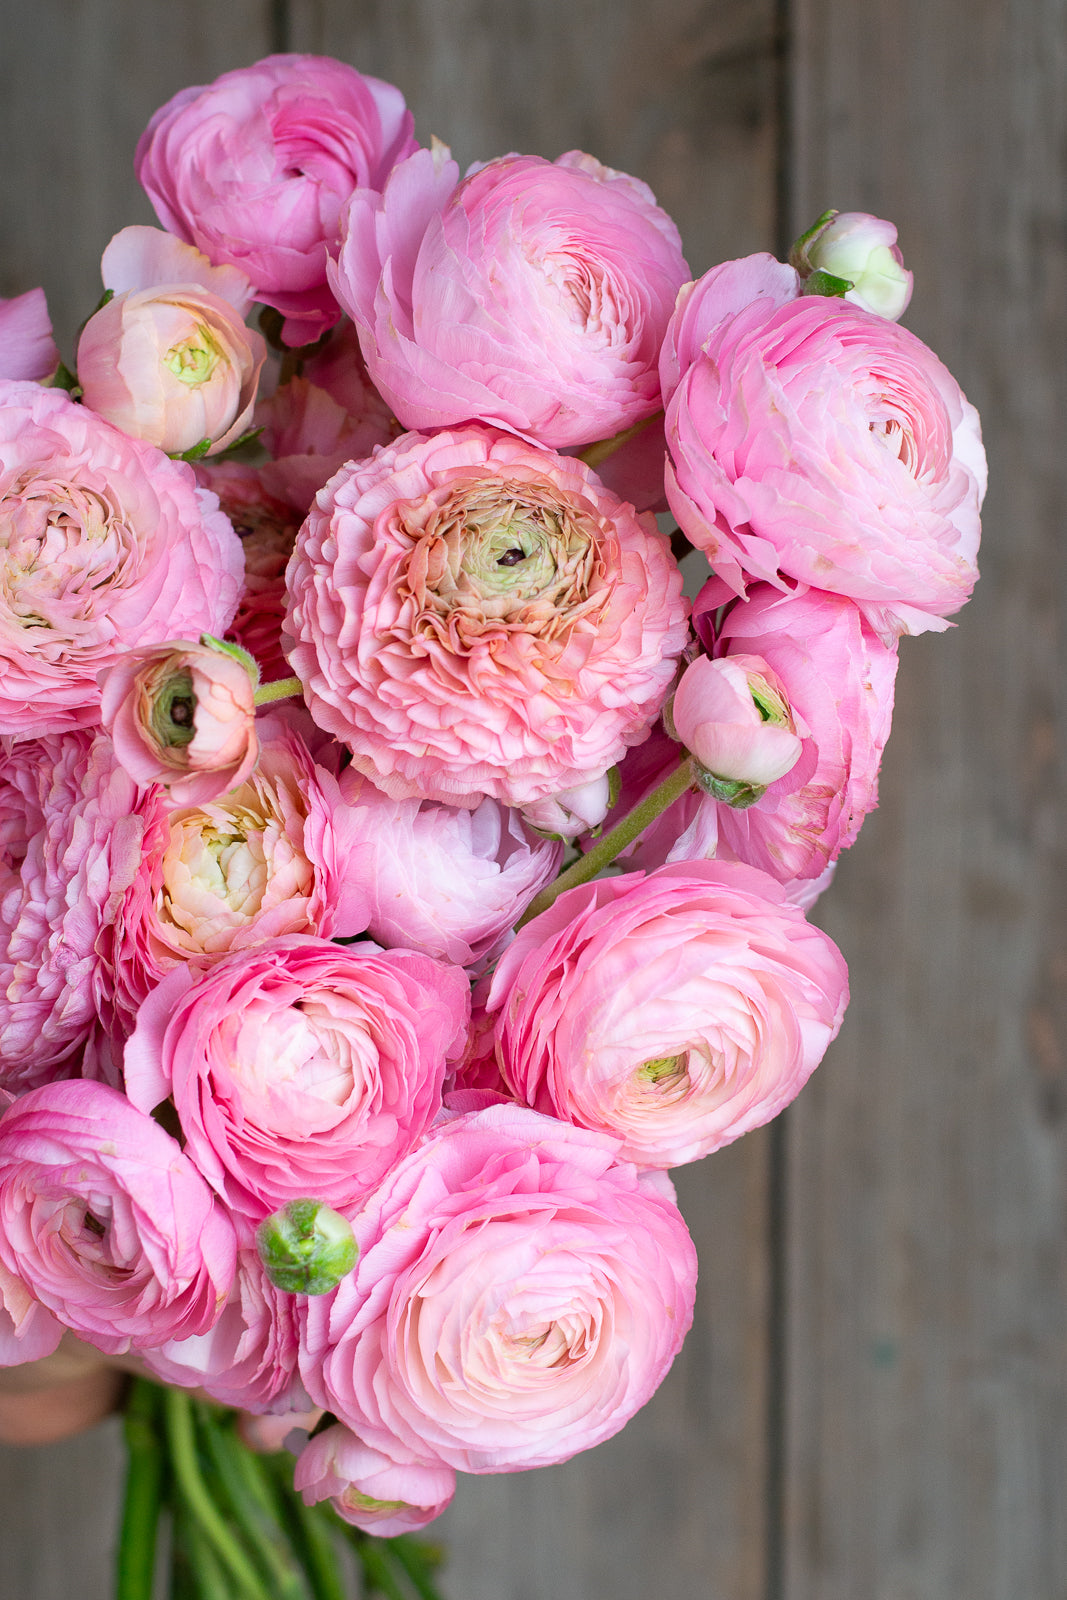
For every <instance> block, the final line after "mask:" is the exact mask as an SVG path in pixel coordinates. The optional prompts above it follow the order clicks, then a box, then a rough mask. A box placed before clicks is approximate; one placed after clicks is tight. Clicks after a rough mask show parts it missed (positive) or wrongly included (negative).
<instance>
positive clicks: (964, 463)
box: [664, 269, 986, 640]
mask: <svg viewBox="0 0 1067 1600" xmlns="http://www.w3.org/2000/svg"><path fill="white" fill-rule="evenodd" d="M786 270H788V271H791V270H792V269H786ZM699 289H700V286H699V285H698V286H697V292H695V293H694V294H693V295H691V296H690V297H689V299H688V300H686V301H684V302H683V303H681V304H680V306H679V311H678V313H677V315H678V320H679V325H680V329H681V331H679V328H676V329H675V330H673V331H672V333H671V335H669V336H668V339H667V341H666V343H665V354H664V371H665V377H664V387H665V389H666V388H668V387H670V384H669V382H668V378H667V376H666V373H667V370H668V369H670V370H671V372H673V371H674V369H675V367H677V368H678V370H679V372H680V377H679V381H678V383H677V387H676V388H674V392H673V397H672V398H671V400H670V403H669V406H668V409H667V444H668V448H669V450H670V454H671V463H672V464H671V465H670V466H669V467H668V472H667V494H668V499H669V501H670V505H671V509H672V510H673V512H674V514H675V515H676V516H677V518H678V520H679V523H680V524H681V526H682V528H683V530H684V531H685V533H686V534H687V535H688V537H689V538H690V539H691V540H692V542H693V543H694V544H695V545H697V546H698V547H699V548H700V549H702V550H704V551H705V553H706V554H707V556H708V559H709V560H710V561H711V563H712V565H713V566H714V568H715V571H716V574H717V575H718V576H719V577H720V578H722V579H723V580H724V581H725V582H726V583H727V584H728V585H729V587H730V589H731V590H732V591H733V592H734V593H735V594H743V593H744V592H745V590H746V586H747V584H748V583H749V582H751V581H752V580H754V579H762V580H764V581H766V582H769V583H774V584H776V585H777V586H778V587H779V588H781V589H783V590H784V589H785V588H787V587H788V586H789V583H788V580H795V581H799V582H800V583H803V584H808V585H810V586H811V587H812V588H818V589H824V590H829V591H830V592H832V593H835V594H843V595H846V596H848V597H849V598H850V599H852V600H854V601H855V602H856V604H857V605H859V606H860V607H861V608H862V609H863V611H864V613H865V614H866V616H867V618H868V621H869V622H870V624H871V626H872V627H874V628H875V629H876V630H877V632H878V633H879V634H880V635H881V636H882V637H883V638H885V639H886V640H891V639H893V638H894V637H897V636H898V635H899V634H901V633H921V632H924V631H926V630H928V629H937V630H940V629H942V628H944V627H946V626H947V623H946V622H945V620H944V619H945V618H947V617H948V616H950V615H951V614H952V613H953V612H955V611H957V610H958V609H959V608H960V606H961V605H963V604H964V602H965V601H966V600H967V598H968V596H969V595H970V592H971V589H972V588H973V586H974V582H975V579H976V577H977V568H976V565H975V558H976V555H977V550H978V538H979V517H978V513H979V509H980V506H981V501H982V496H983V493H984V490H985V481H986V467H985V456H984V453H983V450H982V442H981V435H980V430H979V424H978V415H977V412H976V411H975V409H974V407H973V406H971V405H970V404H969V403H968V402H967V400H966V399H965V398H964V396H963V395H962V393H961V392H960V389H959V386H958V385H957V384H956V382H955V380H954V379H953V378H952V376H951V374H950V373H949V372H948V371H947V370H946V368H945V367H943V366H942V364H941V362H940V361H938V359H937V357H936V356H935V355H934V354H933V353H932V351H930V350H928V349H927V347H926V346H925V345H924V344H922V343H921V342H920V340H918V339H916V337H915V336H914V334H911V333H908V332H907V331H906V330H905V329H903V328H901V327H899V326H897V325H896V324H895V323H891V322H887V321H886V320H885V319H884V318H882V317H877V316H874V315H872V314H871V313H869V312H866V311H862V310H860V309H859V308H858V307H856V306H853V305H849V304H847V303H846V302H845V301H843V300H834V299H827V298H825V297H823V296H812V297H810V298H801V299H789V298H786V299H784V300H783V299H781V298H776V296H775V294H774V293H768V294H766V295H758V296H756V297H755V298H754V299H752V300H751V301H750V302H749V303H748V304H747V305H745V306H743V307H742V308H741V309H740V310H737V311H735V312H734V313H733V314H728V315H726V316H725V317H722V318H721V319H720V320H718V321H715V322H712V321H711V320H710V317H711V316H713V315H718V313H719V311H720V309H721V307H720V306H719V305H718V304H716V303H714V300H715V297H714V296H708V297H706V298H707V302H708V317H709V320H708V321H707V322H705V323H703V325H702V326H701V325H700V319H699V318H698V317H697V315H696V311H695V310H694V307H697V308H699V307H701V306H703V305H704V301H705V297H704V296H702V295H701V294H700V293H699ZM783 292H784V291H783ZM701 336H702V342H700V343H699V347H698V348H696V349H694V346H696V345H697V341H698V340H701ZM680 353H690V354H691V359H690V361H689V363H688V364H686V362H685V361H684V359H680Z"/></svg>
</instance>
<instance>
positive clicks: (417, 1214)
mask: <svg viewBox="0 0 1067 1600" xmlns="http://www.w3.org/2000/svg"><path fill="white" fill-rule="evenodd" d="M617 1149H618V1142H617V1141H616V1140H614V1139H608V1138H605V1137H604V1136H603V1135H602V1134H595V1133H590V1132H588V1131H586V1130H585V1129H580V1128H575V1127H570V1126H567V1125H566V1124H564V1123H562V1122H558V1121H556V1120H555V1119H554V1118H552V1117H542V1116H539V1115H538V1114H537V1113H536V1112H533V1111H530V1110H529V1109H527V1108H526V1107H524V1106H516V1105H511V1104H498V1105H494V1106H491V1107H489V1108H488V1109H486V1110H483V1111H476V1112H468V1113H466V1114H463V1115H457V1116H453V1117H452V1118H451V1119H447V1120H445V1121H444V1122H442V1123H439V1124H438V1125H437V1126H436V1127H435V1128H434V1130H433V1131H432V1133H431V1134H430V1135H429V1136H428V1137H427V1138H426V1139H425V1140H424V1141H423V1143H422V1144H421V1145H420V1146H419V1147H418V1149H416V1150H414V1151H413V1152H412V1153H411V1155H409V1156H407V1157H406V1158H405V1159H404V1160H403V1161H402V1162H401V1163H400V1164H399V1165H398V1166H397V1167H394V1169H393V1171H392V1172H391V1173H390V1174H389V1176H388V1178H386V1180H385V1182H384V1183H383V1184H382V1185H381V1186H380V1187H379V1189H378V1190H377V1191H376V1192H375V1193H374V1194H373V1195H372V1196H371V1197H370V1199H369V1200H368V1201H367V1203H366V1205H365V1206H364V1207H363V1209H362V1210H361V1211H360V1212H359V1213H358V1215H356V1216H355V1217H354V1218H353V1228H354V1229H355V1233H356V1238H357V1241H358V1243H359V1245H360V1256H359V1260H358V1261H357V1263H356V1266H355V1269H354V1270H353V1272H352V1273H351V1274H350V1276H349V1277H348V1278H346V1279H344V1280H343V1281H342V1282H341V1283H340V1284H339V1285H338V1287H337V1288H336V1289H335V1290H333V1291H332V1292H331V1293H330V1294H329V1295H323V1296H321V1297H319V1298H318V1299H317V1300H316V1301H314V1302H313V1303H309V1305H308V1309H307V1334H306V1349H305V1350H304V1352H302V1356H301V1362H302V1368H301V1370H302V1372H303V1375H304V1381H305V1383H306V1385H307V1388H308V1390H309V1392H310V1393H311V1395H312V1397H313V1398H314V1399H315V1400H317V1401H318V1403H319V1404H321V1405H324V1406H326V1407H327V1408H328V1409H329V1410H331V1411H332V1412H333V1414H334V1415H335V1416H336V1417H337V1418H338V1419H339V1421H341V1422H343V1423H344V1424H345V1426H346V1427H348V1428H350V1429H351V1430H352V1432H354V1433H355V1434H357V1435H358V1437H359V1438H360V1439H361V1440H362V1441H363V1442H364V1443H365V1444H366V1445H369V1446H370V1447H371V1448H373V1449H376V1450H380V1451H381V1452H382V1453H383V1454H385V1455H386V1456H389V1457H391V1458H392V1459H394V1460H396V1459H400V1460H404V1459H406V1458H410V1459H412V1460H413V1461H414V1462H416V1463H422V1464H426V1465H433V1464H435V1463H436V1464H443V1465H445V1466H450V1467H454V1468H456V1469H457V1470H459V1471H464V1472H478V1473H483V1472H513V1471H518V1470H521V1469H523V1468H526V1467H539V1466H547V1465H549V1464H550V1463H552V1462H556V1461H565V1460H567V1459H568V1457H570V1456H572V1455H574V1454H575V1453H576V1452H577V1451H579V1450H585V1449H588V1448H589V1447H590V1446H592V1445H595V1444H599V1443H600V1442H601V1440H603V1439H607V1438H608V1437H610V1435H611V1434H613V1433H616V1432H617V1431H618V1429H619V1428H621V1427H622V1426H623V1425H624V1423H626V1422H627V1421H628V1420H629V1419H630V1417H631V1416H632V1415H633V1414H634V1412H635V1411H637V1410H638V1409H639V1408H640V1407H641V1406H642V1405H644V1403H645V1401H646V1400H648V1399H649V1398H650V1396H651V1395H652V1393H653V1392H654V1390H655V1389H656V1388H657V1386H658V1384H659V1383H660V1381H661V1379H662V1378H663V1377H664V1376H665V1374H666V1372H667V1369H668V1367H669V1366H670V1364H671V1362H672V1360H673V1359H674V1356H675V1355H676V1354H677V1352H678V1350H679V1348H680V1346H681V1343H682V1339H683V1338H684V1336H685V1333H686V1331H687V1329H688V1327H689V1323H690V1320H691V1318H692V1310H693V1294H694V1289H695V1285H696V1255H695V1252H694V1250H693V1245H692V1241H691V1240H690V1238H689V1235H688V1232H687V1231H686V1227H685V1224H684V1222H683V1221H682V1218H681V1216H680V1214H679V1212H678V1209H677V1207H676V1205H675V1204H674V1200H673V1190H672V1188H671V1186H670V1184H669V1182H668V1181H667V1180H666V1179H665V1178H664V1177H663V1175H662V1174H658V1173H649V1174H643V1175H642V1174H638V1173H637V1172H636V1171H635V1169H634V1168H633V1167H631V1166H629V1165H626V1164H619V1163H618V1162H617V1161H616V1151H617ZM398 1449H399V1450H402V1451H403V1452H404V1455H402V1456H400V1457H399V1458H398V1456H397V1451H398Z"/></svg>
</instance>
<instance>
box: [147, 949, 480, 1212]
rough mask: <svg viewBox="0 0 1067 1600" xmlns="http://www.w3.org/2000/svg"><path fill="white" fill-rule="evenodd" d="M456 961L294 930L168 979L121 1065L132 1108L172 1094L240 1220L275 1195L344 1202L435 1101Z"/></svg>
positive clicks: (461, 1029)
mask: <svg viewBox="0 0 1067 1600" xmlns="http://www.w3.org/2000/svg"><path fill="white" fill-rule="evenodd" d="M469 1015H470V990H469V985H468V982H467V978H466V975H465V974H464V973H463V971H462V970H461V969H460V968H459V967H454V966H452V965H450V964H446V963H444V962H439V961H433V960H431V959H430V958H429V957H427V956H424V955H421V954H419V953H418V952H416V951H414V950H379V949H378V948H377V946H375V945H370V944H368V945H355V946H351V947H346V946H343V945H336V944H333V943H331V942H330V940H328V939H312V938H307V937H302V938H288V939H277V940H272V941H271V942H270V943H269V944H264V945H260V946H258V947H257V948H255V949H251V950H242V951H237V952H235V953H234V954H233V955H231V956H230V957H228V958H227V959H226V960H224V961H220V962H218V963H217V964H216V965H215V966H213V967H212V968H211V969H210V970H209V971H208V972H206V973H203V974H202V975H200V976H199V977H196V976H195V975H194V974H193V973H192V972H191V971H190V970H189V969H188V968H184V969H180V970H177V971H175V972H172V973H170V974H169V975H168V976H167V977H166V978H164V979H163V981H162V982H161V983H160V984H159V986H158V988H156V989H155V990H154V991H153V993H152V994H150V995H149V996H148V998H147V1000H146V1001H145V1002H144V1004H143V1005H142V1007H141V1009H140V1011H139V1013H138V1016H137V1026H136V1029H135V1031H134V1033H133V1035H132V1036H131V1038H130V1039H129V1041H128V1043H127V1045H126V1051H125V1055H124V1058H123V1070H124V1075H125V1080H126V1092H127V1094H128V1095H129V1097H130V1099H131V1101H132V1102H133V1104H134V1105H137V1106H140V1107H141V1108H142V1110H145V1111H150V1110H152V1109H153V1107H155V1106H156V1105H158V1104H159V1103H160V1102H161V1101H162V1100H164V1099H166V1098H168V1097H169V1098H170V1099H172V1100H173V1103H174V1107H175V1110H176V1111H177V1113H178V1119H179V1121H180V1123H181V1126H182V1133H183V1135H184V1138H185V1150H186V1154H187V1155H188V1156H189V1157H190V1159H191V1160H192V1161H193V1162H195V1164H196V1166H197V1167H198V1169H199V1170H200V1171H201V1172H202V1173H203V1174H204V1176H205V1178H206V1179H207V1180H208V1182H209V1183H210V1184H211V1186H212V1188H213V1189H214V1190H215V1191H216V1193H218V1194H219V1195H220V1196H221V1197H222V1198H223V1199H224V1200H225V1202H226V1205H227V1208H228V1209H229V1210H230V1211H231V1212H233V1213H236V1214H239V1215H240V1216H242V1217H245V1218H248V1219H250V1220H251V1221H252V1222H253V1223H256V1222H259V1221H262V1219H263V1218H264V1217H267V1216H269V1215H270V1214H271V1212H273V1211H276V1210H278V1209H280V1208H281V1207H282V1206H284V1205H285V1204H287V1203H288V1202H289V1201H291V1200H298V1199H301V1198H305V1197H313V1198H314V1199H316V1200H319V1201H322V1202H323V1203H324V1204H326V1205H328V1206H332V1207H334V1208H335V1209H338V1208H341V1207H346V1206H350V1205H354V1204H357V1203H358V1202H359V1201H360V1200H361V1199H362V1198H363V1196H364V1195H365V1194H366V1193H367V1191H368V1190H370V1189H372V1188H373V1187H374V1185H375V1184H376V1183H378V1182H380V1181H381V1179H382V1178H383V1177H384V1176H385V1174H386V1173H387V1172H388V1170H389V1169H390V1167H392V1166H393V1165H394V1164H395V1162H397V1161H398V1160H399V1159H400V1158H401V1157H402V1156H404V1155H406V1154H407V1152H408V1151H409V1150H410V1149H411V1148H412V1146H413V1145H414V1144H415V1143H416V1142H417V1141H418V1140H419V1138H421V1136H422V1134H423V1133H424V1132H425V1131H426V1129H427V1128H428V1127H429V1125H430V1123H431V1122H432V1121H433V1118H434V1117H435V1116H436V1115H437V1112H438V1111H439V1110H440V1107H441V1091H442V1087H443V1084H444V1079H445V1071H446V1065H447V1062H448V1061H449V1060H450V1059H455V1058H456V1057H458V1055H459V1053H460V1051H461V1050H462V1048H463V1045H464V1044H465V1042H466V1031H467V1022H468V1019H469Z"/></svg>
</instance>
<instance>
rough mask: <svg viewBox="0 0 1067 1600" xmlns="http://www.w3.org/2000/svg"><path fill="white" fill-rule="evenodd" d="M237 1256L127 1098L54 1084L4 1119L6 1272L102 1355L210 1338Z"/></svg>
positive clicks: (217, 1210)
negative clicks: (197, 1336) (207, 1334)
mask: <svg viewBox="0 0 1067 1600" xmlns="http://www.w3.org/2000/svg"><path fill="white" fill-rule="evenodd" d="M235 1256H236V1244H235V1239H234V1232H233V1228H232V1227H231V1225H230V1222H229V1220H228V1219H227V1217H226V1216H225V1214H224V1213H223V1211H222V1209H221V1207H220V1206H219V1205H218V1203H217V1202H216V1200H215V1198H214V1196H213V1195H212V1193H211V1190H210V1189H209V1188H208V1186H207V1184H206V1183H205V1182H204V1180H203V1178H202V1177H201V1176H200V1174H199V1173H198V1172H197V1170H196V1168H195V1167H194V1166H193V1164H192V1162H191V1161H189V1160H188V1159H187V1158H186V1157H185V1156H184V1155H183V1154H182V1150H181V1146H180V1145H179V1144H178V1143H177V1141H176V1140H174V1139H172V1138H171V1136H170V1134H169V1133H166V1132H164V1130H163V1129H162V1128H161V1127H160V1126H159V1124H158V1123H157V1122H154V1121H153V1119H152V1118H151V1117H148V1116H146V1115H145V1114H144V1112H142V1111H138V1110H137V1109H136V1108H135V1107H134V1106H132V1105H131V1104H130V1102H129V1101H128V1100H127V1099H126V1097H125V1095H123V1094H120V1093H119V1091H118V1090H117V1089H110V1088H108V1087H106V1086H105V1085H104V1084H101V1083H90V1082H88V1081H86V1080H84V1079H78V1080H75V1081H73V1082H70V1083H50V1084H45V1085H44V1086H43V1087H41V1088H39V1089H31V1090H30V1092H29V1094H26V1095H23V1097H22V1098H21V1099H20V1100H16V1102H15V1104H14V1105H12V1106H10V1107H9V1108H8V1109H7V1111H5V1112H4V1114H3V1116H2V1117H0V1260H2V1261H3V1264H4V1266H5V1267H6V1268H7V1270H8V1271H9V1272H11V1273H13V1274H14V1275H15V1276H16V1277H17V1278H19V1279H21V1281H22V1282H23V1283H24V1284H25V1285H26V1286H27V1288H28V1289H29V1291H30V1292H31V1294H33V1295H34V1296H35V1298H36V1299H38V1300H39V1301H40V1302H41V1303H42V1305H44V1306H46V1307H47V1308H48V1309H49V1310H50V1311H51V1312H53V1313H54V1315H55V1316H56V1317H58V1319H59V1321H60V1322H62V1323H63V1324H64V1325H65V1326H66V1327H68V1328H73V1330H74V1332H75V1333H77V1334H79V1335H81V1337H82V1338H85V1339H88V1340H90V1342H91V1343H93V1344H95V1345H96V1346H97V1348H98V1349H100V1350H104V1351H106V1352H107V1353H108V1354H110V1355H120V1354H124V1353H125V1352H126V1351H128V1350H130V1349H131V1348H132V1349H139V1348H142V1347H145V1346H152V1345H158V1344H162V1343H163V1342H164V1341H165V1340H167V1339H185V1338H190V1337H192V1336H193V1335H194V1334H201V1333H205V1332H206V1331H207V1330H208V1329H209V1328H210V1327H211V1326H212V1324H213V1323H214V1322H215V1321H216V1320H217V1318H218V1315H219V1312H220V1311H221V1309H222V1306H223V1304H224V1302H225V1300H226V1296H227V1295H228V1293H229V1290H230V1285H231V1283H232V1281H233V1274H234V1263H235Z"/></svg>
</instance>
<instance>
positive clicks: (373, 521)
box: [286, 427, 687, 805]
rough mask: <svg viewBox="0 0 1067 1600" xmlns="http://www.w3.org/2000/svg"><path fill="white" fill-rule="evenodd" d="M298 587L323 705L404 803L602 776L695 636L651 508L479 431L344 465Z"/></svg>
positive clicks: (328, 492)
mask: <svg viewBox="0 0 1067 1600" xmlns="http://www.w3.org/2000/svg"><path fill="white" fill-rule="evenodd" d="M288 584H289V590H290V596H291V599H290V611H289V616H288V619H287V622H286V629H287V633H288V634H289V635H290V636H291V638H292V640H293V644H292V646H291V648H290V650H289V659H290V662H291V664H292V667H293V671H294V672H295V673H296V674H297V675H298V676H299V678H300V679H301V682H302V683H303V685H304V693H305V698H306V700H307V702H308V705H309V707H310V708H311V711H312V715H313V716H314V717H315V720H316V722H318V723H319V725H320V726H321V727H323V728H325V729H326V730H327V731H328V732H330V733H333V734H334V735H335V736H336V737H338V738H339V739H342V740H343V741H344V743H345V744H346V745H347V746H348V747H349V749H350V750H351V752H352V758H353V762H354V765H355V766H356V767H357V768H358V769H359V770H360V771H361V772H363V773H365V774H366V775H367V776H368V777H370V778H371V779H373V781H374V782H375V783H376V784H377V785H378V787H379V788H381V789H383V790H384V791H385V792H386V793H387V794H389V795H391V796H393V797H394V798H397V799H403V798H407V797H410V796H413V795H421V796H424V797H426V798H428V799H434V800H442V801H444V802H446V803H448V804H452V805H474V804H477V802H478V800H479V799H481V797H482V796H484V795H491V796H492V797H493V798H494V799H498V800H502V801H503V802H504V803H505V804H507V805H525V804H528V803H529V802H530V801H533V800H538V799H541V798H543V797H544V796H545V795H549V794H554V793H556V792H557V791H558V790H560V789H567V788H572V787H575V786H577V785H579V784H582V783H586V782H588V781H589V780H590V779H593V778H597V777H600V776H601V775H602V774H603V773H604V772H606V771H607V769H608V768H609V767H610V766H612V765H613V763H614V762H616V761H617V760H618V759H619V757H620V756H621V754H622V752H623V751H624V750H625V749H626V748H627V747H628V746H629V745H631V744H636V743H638V742H639V741H640V740H641V739H642V738H644V736H645V733H646V731H647V729H648V726H649V724H650V723H651V722H652V720H653V719H654V717H655V716H656V713H657V712H658V710H659V706H660V704H661V702H662V700H663V697H664V695H665V694H666V692H667V689H668V686H669V684H670V681H671V679H672V677H673V674H674V658H675V657H676V656H677V655H678V654H679V652H680V651H681V649H682V648H683V646H684V644H685V640H686V633H687V629H686V620H685V616H686V608H685V602H684V601H683V599H682V595H681V577H680V574H679V572H678V568H677V565H676V563H675V562H674V560H673V558H672V557H671V554H670V551H669V549H668V546H667V541H666V539H665V538H664V537H663V535H661V534H660V533H659V531H658V529H657V528H656V526H655V522H654V520H653V519H652V518H651V517H639V516H638V515H637V514H636V513H635V512H634V511H633V509H632V508H631V507H629V506H627V505H625V504H624V503H623V502H622V501H619V500H617V499H616V498H615V496H614V495H612V494H610V493H609V492H608V491H607V490H606V489H604V488H603V486H602V485H601V484H599V483H598V481H597V479H596V478H595V477H594V475H593V474H592V473H591V472H590V471H589V469H588V467H586V466H584V465H583V463H581V462H579V461H575V460H572V459H570V458H569V457H565V456H559V455H556V454H555V453H554V452H552V451H548V450H543V449H541V448H539V447H538V446H535V445H530V444H527V443H525V442H524V441H523V440H520V439H516V438H514V437H513V436H512V435H510V434H506V433H499V432H497V431H495V430H492V429H487V428H480V427H472V428H465V429H462V430H460V431H457V432H455V433H449V432H446V433H439V434H434V435H432V436H425V435H422V434H405V435H404V436H403V437H402V438H400V439H398V440H397V442H396V443H395V444H393V445H390V446H388V447H387V448H386V449H384V450H381V451H379V452H378V454H377V455H376V456H374V457H373V459H372V460H370V461H367V462H364V463H362V464H357V463H352V464H351V465H350V466H349V467H347V468H345V469H343V470H342V471H341V472H340V473H338V475H337V477H336V478H334V479H332V480H331V482H330V483H329V484H328V485H327V487H326V489H324V490H323V491H322V493H321V494H320V495H319V497H318V500H317V502H316V504H315V506H314V507H313V508H312V511H311V513H310V515H309V517H308V519H307V521H306V522H305V524H304V526H303V528H302V529H301V531H300V536H299V538H298V541H297V547H296V551H295V553H294V556H293V560H292V562H291V564H290V567H289V572H288Z"/></svg>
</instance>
